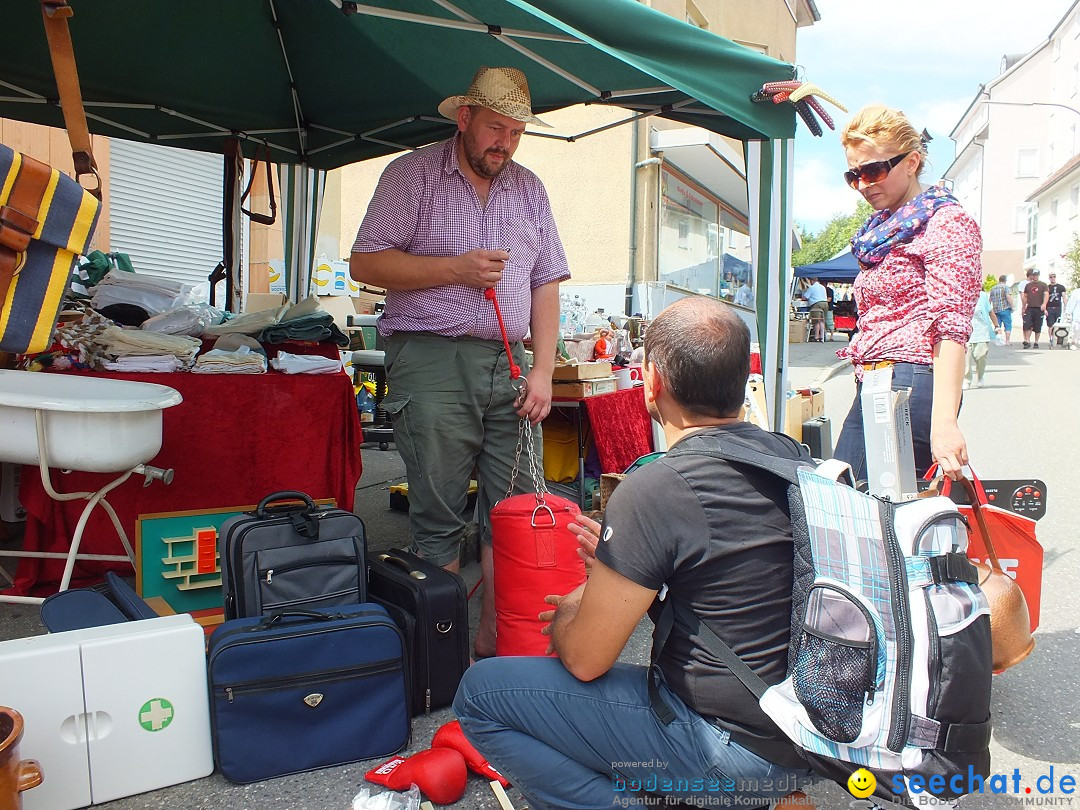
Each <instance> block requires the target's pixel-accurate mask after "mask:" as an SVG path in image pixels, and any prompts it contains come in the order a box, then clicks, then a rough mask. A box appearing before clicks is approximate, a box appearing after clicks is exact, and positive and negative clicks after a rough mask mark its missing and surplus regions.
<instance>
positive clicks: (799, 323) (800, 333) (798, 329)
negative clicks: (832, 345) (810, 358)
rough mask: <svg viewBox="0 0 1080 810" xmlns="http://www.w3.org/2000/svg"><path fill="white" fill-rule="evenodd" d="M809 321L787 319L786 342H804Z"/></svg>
mask: <svg viewBox="0 0 1080 810" xmlns="http://www.w3.org/2000/svg"><path fill="white" fill-rule="evenodd" d="M808 323H809V321H806V320H804V319H802V318H796V319H792V320H790V321H788V343H806V327H807V324H808Z"/></svg>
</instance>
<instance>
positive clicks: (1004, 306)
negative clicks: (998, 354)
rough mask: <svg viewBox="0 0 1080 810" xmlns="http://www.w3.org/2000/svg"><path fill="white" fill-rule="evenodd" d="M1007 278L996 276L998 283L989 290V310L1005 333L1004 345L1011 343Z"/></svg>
mask: <svg viewBox="0 0 1080 810" xmlns="http://www.w3.org/2000/svg"><path fill="white" fill-rule="evenodd" d="M1007 281H1008V276H998V283H997V284H995V285H994V287H993V289H992V290H990V309H991V310H993V313H994V317H995V318H997V322H998V324H999V325H1000V326H1001V328H1002V330H1003V331H1004V333H1005V345H1006V346H1008V345H1009V344H1010V343H1012V310H1013V300H1012V296H1011V295H1009V285H1008V284H1007V283H1006V282H1007Z"/></svg>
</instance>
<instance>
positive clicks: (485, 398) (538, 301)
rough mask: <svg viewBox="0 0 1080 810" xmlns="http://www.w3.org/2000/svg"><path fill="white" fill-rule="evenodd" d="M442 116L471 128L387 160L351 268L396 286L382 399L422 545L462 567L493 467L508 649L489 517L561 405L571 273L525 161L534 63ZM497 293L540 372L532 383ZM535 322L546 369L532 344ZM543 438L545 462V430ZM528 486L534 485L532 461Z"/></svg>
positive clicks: (502, 75)
mask: <svg viewBox="0 0 1080 810" xmlns="http://www.w3.org/2000/svg"><path fill="white" fill-rule="evenodd" d="M439 112H440V113H441V114H442V115H443V116H445V117H446V118H449V119H451V120H455V121H456V122H457V129H458V131H457V133H456V134H455V136H454V137H453V138H451V139H450V140H448V141H444V142H442V143H437V144H433V145H432V146H428V147H425V148H423V149H419V150H417V151H415V152H413V153H411V154H408V155H405V156H403V157H400V158H398V159H397V160H395V161H393V162H392V163H391V164H390V165H389V166H387V168H386V170H385V171H384V172H383V175H382V177H381V178H380V180H379V184H378V187H377V188H376V189H375V195H374V197H373V198H372V200H371V203H370V205H369V206H368V210H367V214H366V215H365V216H364V221H363V222H362V223H361V225H360V231H359V233H358V234H357V236H356V242H355V244H354V245H353V249H352V256H351V258H350V262H349V269H350V272H351V274H352V277H353V278H354V279H356V280H357V281H361V282H364V283H367V284H371V285H374V286H377V287H382V288H384V289H385V290H386V291H387V295H386V311H385V312H384V313H383V316H382V318H381V319H380V321H379V332H380V334H381V335H383V337H384V338H385V344H386V368H387V377H388V388H389V393H388V395H387V397H386V398H385V399H384V400H383V402H382V407H383V408H384V409H385V410H386V411H387V412H388V413H389V414H390V415H391V418H392V419H393V422H394V441H395V443H396V445H397V449H398V451H399V452H400V453H401V457H402V459H403V460H404V461H405V469H406V473H407V475H408V480H409V524H410V530H411V532H412V537H413V542H414V543H415V544H416V546H417V548H418V549H419V550H420V553H421V554H422V555H423V556H424V557H426V558H427V559H428V560H430V561H431V562H433V563H435V564H436V565H441V566H443V567H444V568H446V569H447V570H450V571H457V570H458V566H459V562H458V548H459V544H460V542H461V538H462V535H463V533H464V531H465V527H466V525H467V517H468V516H467V515H466V514H465V503H466V497H467V485H468V481H469V478H470V475H471V473H472V471H473V468H474V466H475V468H476V470H477V472H478V484H479V493H478V500H477V504H478V513H479V520H480V526H481V540H482V546H481V560H482V567H483V574H484V581H485V587H484V600H483V607H482V611H481V618H480V630H479V631H478V633H477V638H476V646H475V651H476V654H477V655H478V656H481V657H486V656H488V655H492V654H494V652H495V610H494V607H495V603H494V595H493V592H492V588H491V587H490V584H491V583H492V582H493V564H492V560H493V556H492V550H491V529H490V525H489V522H488V512H489V510H490V508H491V507H492V506H493V505H494V503H495V502H496V501H497V500H499V499H500V498H502V497H504V496H505V495H506V492H507V490H508V488H509V486H510V477H511V470H512V468H513V466H514V456H515V447H516V445H517V441H518V426H519V421H520V419H523V418H527V419H528V420H529V421H530V422H531V423H532V424H533V425H538V423H539V422H540V421H541V420H542V419H543V418H544V417H545V416H547V414H548V411H549V410H550V408H551V374H552V370H553V367H554V362H555V344H556V341H557V339H558V327H559V282H561V281H564V280H566V279H568V278H569V277H570V273H569V270H568V267H567V262H566V255H565V253H564V251H563V247H562V243H561V241H560V240H559V234H558V230H557V229H556V226H555V220H554V217H553V216H552V213H551V205H550V203H549V201H548V197H547V192H546V190H545V189H544V186H543V184H542V183H541V182H540V180H539V179H538V178H537V177H536V175H535V174H533V173H532V172H530V171H529V170H528V169H526V168H524V167H523V166H521V165H519V164H517V163H514V162H513V161H512V158H513V156H514V152H515V151H516V150H517V147H518V142H519V141H520V139H521V136H522V134H523V133H524V131H525V124H527V123H531V124H538V125H540V126H547V124H545V123H544V122H543V121H541V120H540V119H539V118H536V117H535V116H533V114H532V107H531V100H530V97H529V88H528V83H527V82H526V80H525V76H524V74H523V73H522V72H521V71H519V70H515V69H512V68H487V67H484V68H481V69H480V70H479V71H478V72H477V73H476V76H475V77H474V78H473V81H472V84H471V85H470V87H469V89H468V91H467V92H466V94H465V95H463V96H451V97H450V98H448V99H446V100H444V101H443V102H442V104H440V105H439ZM487 288H494V289H495V294H496V296H497V297H498V302H499V305H500V307H501V309H502V314H503V320H504V322H505V326H506V332H507V337H508V339H509V341H510V343H511V349H512V353H513V355H514V361H515V362H516V363H517V364H518V365H519V366H521V367H522V370H523V373H527V376H526V377H525V380H526V385H525V388H524V390H523V391H521V392H520V393H519V391H518V389H517V388H516V387H515V386H514V385H512V384H511V380H510V371H509V363H508V359H507V357H506V352H505V350H504V348H503V343H502V334H501V332H500V329H499V324H498V321H497V319H496V317H495V310H494V307H493V305H492V303H491V302H490V301H488V300H487V299H485V298H484V290H485V289H487ZM527 333H531V335H532V349H533V366H532V369H531V370H529V369H528V366H527V364H526V362H525V353H524V348H523V346H522V343H521V341H522V339H523V338H524V337H525V335H526V334H527ZM534 438H535V442H534V450H535V452H536V455H537V459H538V460H539V459H540V458H541V456H540V453H541V452H542V445H541V441H540V431H539V429H537V430H535V431H534ZM540 468H541V469H542V464H541V467H540ZM515 488H516V491H518V492H529V491H532V489H533V482H532V478H531V476H530V475H529V465H528V463H527V462H526V460H525V459H524V458H523V459H522V464H521V469H520V470H519V473H518V475H517V478H516V482H515Z"/></svg>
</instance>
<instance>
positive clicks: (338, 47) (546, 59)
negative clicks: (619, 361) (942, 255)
mask: <svg viewBox="0 0 1080 810" xmlns="http://www.w3.org/2000/svg"><path fill="white" fill-rule="evenodd" d="M70 5H71V6H72V8H73V9H74V11H75V14H74V17H73V18H72V20H71V31H72V39H73V41H74V46H75V55H76V60H77V62H78V67H79V75H80V80H81V84H82V92H83V97H84V101H85V105H86V109H87V117H88V119H89V124H90V128H91V131H92V132H95V133H97V134H101V135H107V136H110V137H117V138H126V139H129V140H136V141H144V142H152V143H158V144H164V145H169V146H176V147H182V148H190V149H199V150H203V151H210V152H223V151H224V144H225V143H226V142H227V141H228V140H229V139H232V138H237V139H239V140H240V143H241V148H242V150H243V152H244V154H245V155H247V156H249V157H252V156H254V154H255V151H256V149H263V150H265V149H269V155H270V158H271V160H273V161H275V162H277V163H280V164H298V165H300V166H302V167H303V169H301V170H300V173H299V174H294V177H295V182H293V183H291V184H290V187H291V188H295V189H298V190H300V191H298V192H297V194H295V195H291V197H290V198H286V199H285V201H284V203H285V206H284V207H285V208H286V210H285V212H284V213H285V216H286V217H287V218H290V217H291V218H293V219H297V220H299V221H301V226H300V231H299V232H297V239H296V242H295V246H294V247H295V249H292V250H290V256H289V257H288V261H289V272H290V274H292V276H293V283H292V289H293V290H294V291H295V293H294V294H296V295H302V294H303V293H305V292H306V290H307V288H308V284H307V280H306V279H307V274H308V273H310V266H311V260H310V259H311V251H312V250H313V244H312V243H313V239H310V238H309V237H308V236H305V235H304V233H305V229H306V233H310V232H311V231H312V224H311V223H312V221H313V216H312V214H313V213H314V207H315V206H317V205H318V194H314V195H313V192H312V191H311V190H310V189H313V188H317V187H319V186H320V185H321V182H320V178H319V176H318V175H317V174H310V173H309V174H308V175H307V180H306V181H302V179H301V176H300V175H302V174H303V172H304V171H308V172H311V171H318V170H325V169H330V168H335V167H338V166H342V165H345V164H348V163H352V162H354V161H357V160H362V159H365V158H369V157H375V156H378V155H383V154H387V153H390V152H394V151H398V150H400V149H402V148H409V147H415V146H419V145H422V144H426V143H430V142H432V141H435V140H438V139H440V138H443V137H446V136H447V135H448V134H450V132H452V129H451V126H452V125H450V124H449V123H447V122H445V121H443V120H442V119H440V118H438V117H437V116H436V115H435V114H434V111H435V108H436V106H437V104H438V102H439V101H441V100H442V99H443V98H445V97H446V96H449V95H452V94H454V93H457V92H460V90H461V87H462V82H463V81H467V79H468V77H470V76H471V75H472V73H473V71H474V70H475V68H476V67H477V66H478V65H481V64H490V65H507V66H512V67H518V68H520V69H522V70H524V71H525V72H526V74H527V75H528V76H529V83H530V89H531V91H532V95H533V105H534V108H535V109H536V111H537V112H538V113H539V114H541V115H542V114H543V113H544V112H546V111H550V110H555V109H560V108H563V107H567V106H570V105H574V104H579V103H592V104H604V105H609V106H616V107H620V108H624V109H625V110H627V118H626V119H625V120H634V119H635V118H640V117H644V116H650V115H660V116H663V117H665V118H668V119H671V120H674V121H679V122H682V123H686V124H693V125H696V126H701V127H703V128H705V129H708V130H711V131H714V132H717V133H720V134H723V135H728V136H731V137H734V138H738V139H740V140H743V141H744V142H746V143H747V144H748V149H747V152H748V163H749V164H750V167H749V168H750V169H751V171H750V172H749V173H748V176H749V177H750V186H751V190H752V191H753V190H754V189H757V190H759V192H760V195H763V196H764V197H767V198H769V199H765V200H762V197H761V196H759V197H758V204H757V205H756V206H755V205H754V204H753V202H752V204H751V211H752V216H751V219H752V221H751V231H752V232H753V233H754V234H756V236H755V239H756V242H755V246H756V249H755V264H756V269H757V276H758V284H757V289H758V295H759V304H760V305H761V306H759V325H760V327H761V328H759V341H760V342H761V344H762V351H763V358H762V359H763V366H764V369H765V371H766V376H767V378H768V380H769V385H768V386H767V387H768V389H769V390H770V391H773V392H777V393H779V392H780V391H782V387H783V380H782V378H783V357H782V354H783V352H784V347H785V346H786V341H785V340H784V339H783V338H784V331H783V329H782V324H781V323H780V321H779V320H775V321H774V322H772V323H767V322H766V320H765V319H766V318H767V317H770V316H771V317H774V318H778V317H779V316H777V315H776V313H777V312H779V313H780V316H783V317H785V318H786V303H785V302H784V300H783V298H784V297H785V296H786V294H787V293H786V290H785V287H784V285H783V283H775V280H774V276H776V275H778V274H779V268H781V267H784V266H786V265H787V258H786V253H787V251H788V239H789V236H788V233H789V230H790V228H789V222H788V216H787V211H788V210H789V209H790V206H789V205H788V204H787V197H788V196H790V192H789V190H788V189H787V183H786V179H787V178H786V175H784V176H782V174H783V173H784V172H786V171H787V167H788V166H789V163H790V138H791V137H792V136H793V134H794V128H795V121H794V111H793V108H791V107H790V105H774V104H754V103H752V102H751V101H750V95H751V93H753V92H754V91H755V90H757V89H758V88H760V87H761V85H762V84H763V83H764V82H767V81H774V80H782V79H788V78H790V77H791V75H792V68H791V66H790V65H786V64H783V63H780V62H777V61H775V60H772V59H770V58H768V57H766V56H763V55H761V54H758V53H755V52H753V51H750V50H749V49H746V48H743V47H741V46H739V45H736V44H735V43H733V42H730V41H728V40H726V39H723V38H722V37H718V36H716V35H714V34H711V33H709V32H707V31H703V30H700V29H697V28H695V27H693V26H690V25H688V24H686V23H683V22H681V21H679V20H676V19H673V18H671V17H668V16H667V15H664V14H662V13H659V12H657V11H655V10H653V9H651V8H648V7H647V6H644V5H642V4H640V3H637V2H634V0H589V2H581V0H532V2H524V0H454V2H450V0H371V1H370V2H367V3H359V2H349V0H231V2H227V3H223V2H220V0H185V2H180V3H177V2H168V3H167V2H162V1H161V0H146V2H142V3H135V4H133V3H131V2H130V0H70ZM40 14H41V6H40V3H39V2H37V0H12V1H11V2H8V3H7V4H6V7H5V14H4V18H5V27H6V29H7V30H8V31H9V32H20V35H18V36H10V35H9V37H8V38H7V39H6V41H5V46H4V48H3V49H0V117H5V118H12V119H16V120H21V121H31V122H35V123H41V124H48V125H52V126H62V125H63V121H62V116H61V114H60V110H59V107H58V105H57V104H56V95H57V92H56V86H55V82H54V80H53V76H52V69H51V65H50V61H49V56H48V50H47V46H46V42H45V38H44V35H43V33H42V25H41V20H40ZM588 134H590V133H573V134H570V135H564V136H554V137H563V138H565V139H566V140H575V139H577V138H581V137H585V136H586V135H588ZM755 154H760V155H762V156H763V158H762V159H760V160H758V159H756V158H754V157H753V156H754V155H755ZM755 172H757V173H758V174H757V176H754V173H755ZM305 189H307V190H305ZM777 191H780V192H781V194H780V197H779V198H776V199H772V197H773V196H774V195H775V194H776V193H777ZM163 192H164V193H166V194H167V193H168V190H167V189H163ZM751 199H752V200H754V197H753V196H752V197H751ZM297 205H303V206H305V207H306V211H305V212H304V213H303V215H300V216H297V215H296V214H295V208H296V206H297ZM291 210H292V211H293V213H290V211H291ZM763 213H764V214H768V216H766V217H765V219H764V220H762V215H763ZM763 280H767V281H763ZM774 400H775V401H774V402H773V403H771V405H772V410H774V411H775V410H776V408H777V407H778V406H782V404H783V403H782V401H780V398H779V397H778V396H774Z"/></svg>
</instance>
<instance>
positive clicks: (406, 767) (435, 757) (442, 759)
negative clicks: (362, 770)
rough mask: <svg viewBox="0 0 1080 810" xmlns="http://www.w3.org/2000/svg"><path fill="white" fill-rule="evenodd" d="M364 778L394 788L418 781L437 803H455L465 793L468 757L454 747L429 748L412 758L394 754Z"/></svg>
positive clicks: (421, 788)
mask: <svg viewBox="0 0 1080 810" xmlns="http://www.w3.org/2000/svg"><path fill="white" fill-rule="evenodd" d="M364 778H365V779H367V780H368V781H369V782H374V783H375V784H376V785H383V786H384V787H388V788H390V789H391V790H408V789H409V785H413V784H415V785H416V786H417V787H418V788H420V791H421V792H422V793H423V794H424V795H425V796H427V797H428V798H429V799H431V801H433V802H435V804H453V803H454V802H456V801H457V800H458V799H460V798H461V797H462V796H463V795H464V794H465V782H466V780H467V779H468V771H467V770H466V768H465V758H464V757H462V756H461V754H460V753H458V752H457V751H455V750H453V749H451V748H429V749H428V750H427V751H421V752H419V753H417V754H413V755H412V756H411V757H409V758H408V759H405V758H403V757H394V758H393V759H389V760H387V761H386V762H384V763H383V764H382V765H379V766H378V767H376V768H373V769H372V770H370V771H368V772H367V773H366V774H364Z"/></svg>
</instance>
